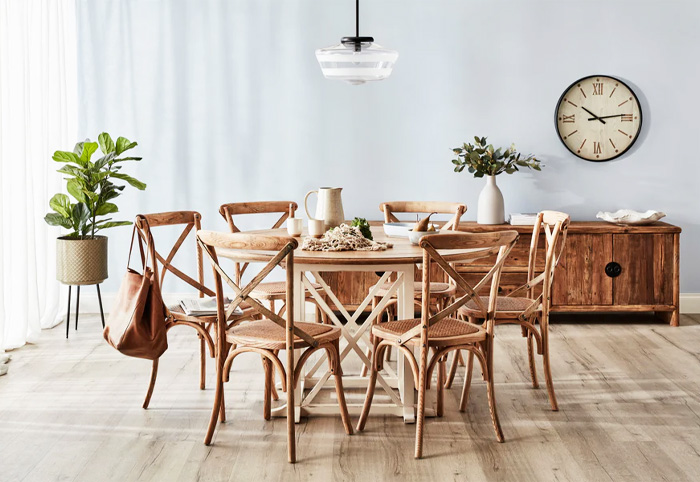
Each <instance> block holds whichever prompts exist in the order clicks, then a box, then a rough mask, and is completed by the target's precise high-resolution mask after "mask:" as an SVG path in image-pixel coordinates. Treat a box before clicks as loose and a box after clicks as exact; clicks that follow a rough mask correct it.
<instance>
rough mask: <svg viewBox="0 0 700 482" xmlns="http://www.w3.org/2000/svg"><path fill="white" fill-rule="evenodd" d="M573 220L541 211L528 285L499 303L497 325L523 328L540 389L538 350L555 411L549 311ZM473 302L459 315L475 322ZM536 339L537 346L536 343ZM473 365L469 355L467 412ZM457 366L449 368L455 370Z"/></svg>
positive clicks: (465, 391) (534, 379)
mask: <svg viewBox="0 0 700 482" xmlns="http://www.w3.org/2000/svg"><path fill="white" fill-rule="evenodd" d="M570 222H571V218H570V217H569V215H568V214H566V213H561V212H557V211H542V212H540V213H539V214H538V215H537V219H536V221H535V225H534V226H533V229H532V241H531V243H530V256H529V259H528V269H527V279H528V281H527V283H525V284H524V285H522V286H521V287H519V288H517V289H516V290H514V291H512V292H511V293H509V294H508V295H507V296H499V297H498V298H497V300H496V324H497V325H500V324H518V325H520V326H521V327H522V333H523V337H526V338H527V352H528V362H529V365H530V376H531V377H532V386H533V387H534V388H537V387H538V386H539V385H538V383H537V369H536V367H535V354H534V345H536V347H537V354H539V355H541V356H542V364H543V371H544V378H545V382H546V384H547V392H548V394H549V403H550V405H551V407H552V410H558V409H559V407H558V405H557V398H556V395H555V394H554V384H553V382H552V370H551V366H550V360H549V354H550V347H549V311H550V307H551V298H552V284H553V282H554V270H555V268H556V267H557V264H558V263H559V259H560V258H561V255H562V253H563V252H564V247H565V244H566V234H567V231H568V229H569V223H570ZM543 232H544V243H545V249H544V269H542V270H541V271H540V270H539V269H538V266H542V264H541V260H540V259H538V254H541V253H542V252H543V251H542V250H538V249H537V248H538V244H539V239H540V235H541V233H543ZM540 285H541V286H542V291H541V292H540V294H539V295H537V292H536V290H537V288H538V287H539V286H540ZM475 308H476V307H475V305H474V303H472V302H470V303H468V304H466V305H465V306H463V307H462V308H461V309H460V315H461V316H463V317H465V318H467V319H469V320H470V321H476V320H477V319H479V318H481V317H480V316H479V313H478V312H477V311H476V310H475ZM533 340H534V344H533ZM472 366H473V356H472V354H471V353H470V354H469V359H468V361H467V372H466V376H465V382H464V386H463V389H462V399H461V401H460V407H461V409H462V410H464V406H465V405H466V403H467V399H468V396H469V386H470V384H471V375H472V373H471V372H472ZM453 368H454V367H451V368H450V371H451V372H452V371H453Z"/></svg>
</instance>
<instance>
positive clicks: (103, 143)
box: [97, 132, 115, 154]
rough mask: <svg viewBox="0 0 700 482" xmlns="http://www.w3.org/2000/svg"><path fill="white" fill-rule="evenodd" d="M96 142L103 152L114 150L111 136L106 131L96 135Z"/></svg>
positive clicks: (107, 152)
mask: <svg viewBox="0 0 700 482" xmlns="http://www.w3.org/2000/svg"><path fill="white" fill-rule="evenodd" d="M97 142H99V143H100V150H101V151H102V153H103V154H109V153H111V152H114V150H115V147H114V141H113V140H112V137H111V136H110V135H109V134H107V133H106V132H103V133H102V134H100V135H99V136H97Z"/></svg>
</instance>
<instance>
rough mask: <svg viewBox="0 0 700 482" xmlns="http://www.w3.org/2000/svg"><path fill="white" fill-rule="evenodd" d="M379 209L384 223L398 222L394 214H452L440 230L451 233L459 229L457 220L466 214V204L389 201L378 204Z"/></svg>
mask: <svg viewBox="0 0 700 482" xmlns="http://www.w3.org/2000/svg"><path fill="white" fill-rule="evenodd" d="M379 209H380V210H381V211H382V212H383V213H384V222H385V223H398V222H399V219H398V218H397V217H396V216H395V215H394V213H437V214H452V215H453V216H452V218H451V219H449V220H448V221H447V222H446V223H445V224H444V225H443V226H442V228H441V229H442V230H452V231H457V230H458V229H459V220H460V219H461V218H462V215H463V214H464V213H465V212H467V206H466V204H460V203H453V202H442V201H391V202H385V203H382V204H380V205H379Z"/></svg>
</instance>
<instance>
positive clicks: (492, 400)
mask: <svg viewBox="0 0 700 482" xmlns="http://www.w3.org/2000/svg"><path fill="white" fill-rule="evenodd" d="M484 345H485V346H486V349H487V350H488V353H487V354H486V372H487V373H486V389H487V395H488V398H489V412H490V413H491V422H492V423H493V430H494V431H495V432H496V439H497V440H498V441H499V442H504V441H505V439H504V437H503V430H502V429H501V422H500V421H499V420H498V412H497V411H496V393H495V392H494V387H493V338H491V339H489V340H487V341H486V342H485V343H484Z"/></svg>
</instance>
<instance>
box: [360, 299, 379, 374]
mask: <svg viewBox="0 0 700 482" xmlns="http://www.w3.org/2000/svg"><path fill="white" fill-rule="evenodd" d="M376 308H377V297H376V296H375V297H373V298H372V311H374V310H375V309H376ZM381 317H382V313H379V314H378V315H377V318H376V319H375V320H374V321H373V322H372V324H373V325H374V324H377V323H379V322H380V318H381ZM369 341H370V343H372V330H371V329H370V335H369ZM365 355H367V358H369V361H370V362H371V361H372V349H371V348H369V347H368V348H367V349H366V350H365ZM368 369H369V368H368V367H367V365H364V364H363V365H362V371H361V372H360V376H361V377H366V376H367V370H368Z"/></svg>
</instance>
